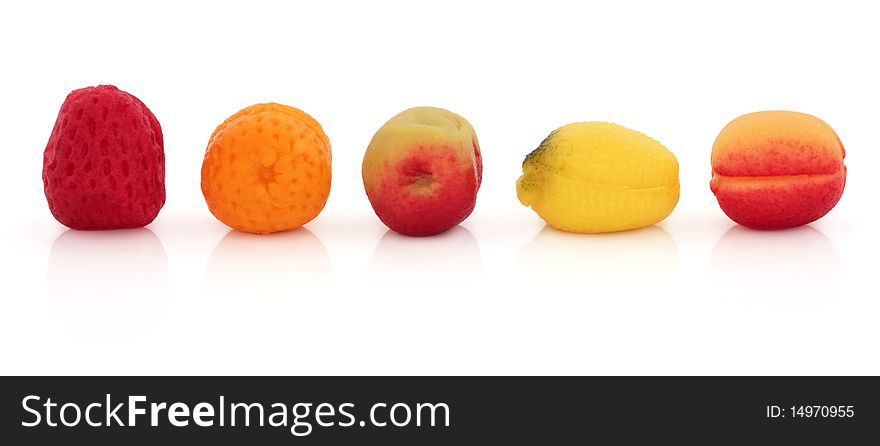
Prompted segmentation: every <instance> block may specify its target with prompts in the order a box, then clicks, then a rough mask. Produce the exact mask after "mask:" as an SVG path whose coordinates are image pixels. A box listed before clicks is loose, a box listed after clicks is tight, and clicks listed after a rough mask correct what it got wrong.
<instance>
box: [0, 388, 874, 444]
mask: <svg viewBox="0 0 880 446" xmlns="http://www.w3.org/2000/svg"><path fill="white" fill-rule="evenodd" d="M0 383H2V408H0V409H2V412H0V417H2V419H0V422H2V434H0V438H2V439H3V440H0V441H2V443H3V444H16V445H17V444H36V445H43V444H89V445H103V444H108V445H110V444H112V445H119V444H158V442H168V441H171V443H169V444H190V443H184V442H190V441H192V442H197V443H193V444H239V445H242V444H259V445H274V444H279V445H280V444H316V445H321V444H328V445H329V444H334V445H339V444H354V442H357V443H358V444H383V445H393V444H406V445H414V444H461V445H471V444H585V443H592V442H596V443H598V444H633V443H636V442H638V443H639V444H644V443H645V442H650V444H654V443H655V442H656V443H657V444H700V445H711V444H719V443H721V444H729V442H749V443H748V444H770V443H774V444H795V442H797V444H845V445H853V444H877V442H878V432H880V410H878V407H880V390H878V389H880V378H873V377H81V378H75V377H5V378H0ZM8 439H13V440H15V441H14V442H11V443H10V442H8V441H7V440H8ZM349 442H351V443H349Z"/></svg>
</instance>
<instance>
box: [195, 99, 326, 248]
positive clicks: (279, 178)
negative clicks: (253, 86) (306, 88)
mask: <svg viewBox="0 0 880 446" xmlns="http://www.w3.org/2000/svg"><path fill="white" fill-rule="evenodd" d="M330 178H331V155H330V141H329V140H328V139H327V135H325V134H324V131H323V129H321V125H320V124H318V122H317V121H316V120H315V119H314V118H312V117H311V116H309V115H308V114H306V113H305V112H303V111H301V110H298V109H296V108H293V107H289V106H286V105H281V104H274V103H268V104H256V105H252V106H250V107H247V108H245V109H243V110H241V111H239V112H238V113H236V114H234V115H232V116H231V117H229V118H228V119H227V120H226V121H224V122H223V123H222V124H220V125H219V126H218V127H217V129H216V130H214V133H213V134H212V135H211V139H210V141H208V148H207V150H206V151H205V160H204V162H203V163H202V193H203V194H204V196H205V201H206V202H207V204H208V209H210V211H211V213H212V214H214V216H215V217H217V219H218V220H220V221H221V222H223V223H224V224H226V225H227V226H230V227H232V228H234V229H237V230H239V231H244V232H251V233H256V234H269V233H273V232H279V231H285V230H290V229H296V228H298V227H300V226H302V225H304V224H306V223H308V222H309V221H311V220H312V219H313V218H315V217H316V216H317V215H318V214H319V213H320V212H321V210H322V209H323V208H324V205H325V204H326V203H327V197H328V195H329V194H330Z"/></svg>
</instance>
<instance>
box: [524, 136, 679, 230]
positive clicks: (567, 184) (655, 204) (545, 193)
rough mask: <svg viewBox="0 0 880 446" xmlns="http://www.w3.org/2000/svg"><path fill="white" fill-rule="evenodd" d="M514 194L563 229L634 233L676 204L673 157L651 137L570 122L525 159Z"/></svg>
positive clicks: (677, 187)
mask: <svg viewBox="0 0 880 446" xmlns="http://www.w3.org/2000/svg"><path fill="white" fill-rule="evenodd" d="M516 193H517V196H518V197H519V201H520V202H522V204H524V205H526V206H529V207H531V208H532V209H533V210H534V211H535V212H537V213H538V215H539V216H540V217H541V218H543V219H544V221H546V222H547V224H549V225H550V226H552V227H554V228H556V229H560V230H563V231H568V232H579V233H600V232H615V231H625V230H628V229H636V228H641V227H645V226H650V225H653V224H656V223H659V222H660V221H662V220H663V219H664V218H666V217H667V216H669V214H670V213H672V210H673V209H674V208H675V205H676V204H677V203H678V196H679V183H678V160H677V159H676V158H675V155H673V154H672V152H670V151H669V150H668V149H667V148H666V147H664V146H663V145H662V144H660V143H659V142H657V141H656V140H654V139H653V138H651V137H649V136H647V135H645V134H642V133H639V132H637V131H635V130H630V129H628V128H626V127H623V126H619V125H616V124H611V123H607V122H579V123H575V124H569V125H566V126H563V127H560V128H559V129H557V130H555V131H553V132H552V133H551V134H550V136H548V137H547V138H546V139H545V140H544V141H543V142H542V143H541V145H540V146H539V147H538V148H537V149H535V150H534V151H533V152H532V153H530V154H529V155H528V156H526V159H525V161H523V174H522V176H521V177H519V179H518V180H517V182H516Z"/></svg>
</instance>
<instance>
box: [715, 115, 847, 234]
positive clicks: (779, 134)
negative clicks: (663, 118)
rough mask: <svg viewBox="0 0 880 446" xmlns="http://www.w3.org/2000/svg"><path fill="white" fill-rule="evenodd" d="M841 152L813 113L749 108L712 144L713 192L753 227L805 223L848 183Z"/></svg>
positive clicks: (738, 219)
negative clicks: (753, 109)
mask: <svg viewBox="0 0 880 446" xmlns="http://www.w3.org/2000/svg"><path fill="white" fill-rule="evenodd" d="M844 156H845V151H844V148H843V144H842V143H841V142H840V139H839V138H838V137H837V134H836V133H835V132H834V130H833V129H832V128H831V126H829V125H828V124H826V123H825V122H824V121H822V120H821V119H819V118H816V117H815V116H811V115H807V114H804V113H796V112H790V111H765V112H757V113H750V114H747V115H743V116H740V117H739V118H736V119H734V120H733V121H732V122H731V123H730V124H727V126H726V127H724V129H723V130H721V133H720V134H719V135H718V138H717V139H716V140H715V144H714V145H713V146H712V181H711V182H710V183H709V185H710V188H711V189H712V192H713V193H714V194H715V197H716V198H717V199H718V204H719V205H720V206H721V209H722V210H723V211H724V213H725V214H727V216H728V217H730V218H731V219H732V220H733V221H735V222H737V223H739V224H741V225H743V226H748V227H750V228H755V229H784V228H791V227H795V226H800V225H805V224H807V223H810V222H813V221H815V220H818V219H819V218H821V217H822V216H824V215H825V214H827V213H828V211H830V210H831V209H832V208H833V207H834V205H835V204H837V201H838V200H840V196H841V195H842V194H843V187H844V185H845V184H846V166H845V165H844V164H843V158H844Z"/></svg>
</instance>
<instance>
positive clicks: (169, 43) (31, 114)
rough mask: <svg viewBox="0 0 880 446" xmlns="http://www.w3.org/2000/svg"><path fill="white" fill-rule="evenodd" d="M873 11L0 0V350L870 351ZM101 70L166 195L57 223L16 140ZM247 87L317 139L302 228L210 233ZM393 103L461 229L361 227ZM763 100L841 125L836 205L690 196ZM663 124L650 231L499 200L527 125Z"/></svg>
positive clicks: (208, 368)
mask: <svg viewBox="0 0 880 446" xmlns="http://www.w3.org/2000/svg"><path fill="white" fill-rule="evenodd" d="M877 22H878V14H877V11H875V10H874V9H873V7H872V6H871V4H870V2H816V3H813V2H804V1H796V2H795V1H792V2H782V1H766V0H765V1H755V2H752V1H737V2H698V1H694V2H680V1H672V2H625V1H619V2H618V1H615V2H555V1H546V0H542V1H529V2H497V3H495V2H473V1H460V2H459V1H449V0H447V1H443V2H410V1H401V2H387V1H370V2H356V1H351V2H333V1H321V2H317V1H310V2H257V1H247V2H244V1H237V2H205V3H204V4H201V3H198V2H167V3H166V2H106V3H95V2H86V1H78V2H56V3H54V4H44V3H42V2H4V3H3V6H0V42H2V43H0V45H2V47H0V48H2V53H0V61H2V62H0V65H2V69H0V80H2V82H0V93H2V96H0V126H2V130H3V132H2V175H0V181H2V184H0V186H2V188H0V193H2V218H0V249H2V251H0V256H2V257H0V262H2V265H0V266H2V281H0V373H3V374H41V375H43V374H333V375H348V374H638V375H641V374H798V375H801V374H806V375H813V374H878V373H880V355H878V354H877V339H880V336H878V335H880V323H878V322H877V321H878V313H880V312H878V310H880V303H878V295H880V294H878V293H877V282H876V280H877V258H876V251H877V248H878V235H877V229H876V227H877V222H878V217H880V213H878V210H877V206H878V205H877V203H878V199H877V197H878V192H880V190H878V184H877V173H876V172H875V171H874V170H875V169H876V167H877V166H878V165H880V155H878V139H880V138H878V136H877V135H878V133H877V132H878V126H880V113H878V105H877V104H880V93H878V88H877V84H878V81H880V66H878V57H877V56H878V55H877V43H878V42H880V27H878V26H877ZM99 83H111V84H115V85H117V86H119V87H120V88H122V89H123V90H126V91H128V92H130V93H132V94H134V95H136V96H138V97H139V98H140V99H142V100H143V101H144V102H145V103H146V104H147V105H148V106H149V107H150V108H151V109H152V111H153V112H154V113H155V115H156V116H157V117H158V119H159V121H160V122H161V124H162V127H163V129H164V135H165V143H166V145H165V150H166V156H167V173H168V176H167V180H166V186H167V191H168V201H167V204H166V205H165V207H164V209H163V210H162V212H161V213H160V215H159V217H158V218H157V219H156V221H155V222H154V223H153V224H151V225H150V226H149V227H147V228H146V229H141V230H131V231H114V232H104V233H99V232H89V233H85V232H76V231H66V228H64V227H63V226H61V225H60V224H58V223H57V222H56V221H55V220H54V219H53V218H52V216H51V214H50V213H49V211H48V208H47V206H46V202H45V198H44V196H43V191H42V183H41V179H40V171H41V167H42V166H41V163H42V152H43V149H44V147H45V144H46V141H47V140H48V138H49V133H50V132H51V129H52V125H53V123H54V121H55V116H56V114H57V112H58V109H59V107H60V106H61V103H62V101H63V100H64V97H65V95H66V94H67V93H68V92H69V91H70V90H73V89H75V88H80V87H84V86H89V85H96V84H99ZM266 101H275V102H280V103H284V104H288V105H292V106H295V107H298V108H301V109H303V110H305V111H306V112H308V113H309V114H311V115H312V116H314V117H315V118H316V119H317V120H318V121H319V122H320V123H321V124H322V125H323V127H324V129H325V131H326V133H327V134H328V135H329V137H330V140H331V143H332V149H333V162H334V164H333V186H332V191H331V194H330V199H329V202H328V204H327V207H326V208H325V210H324V212H323V213H321V214H320V215H319V216H318V218H316V219H315V220H314V221H313V222H312V223H310V224H308V225H307V226H306V229H303V230H299V231H295V232H292V233H285V234H279V235H274V236H264V237H258V236H251V235H245V234H239V233H234V232H229V230H228V228H226V227H225V226H223V225H222V224H221V223H219V222H217V221H216V220H214V219H213V217H212V216H211V214H210V213H209V212H208V210H207V208H206V206H205V204H204V201H203V199H202V196H201V191H200V188H199V169H200V166H201V160H202V156H203V154H204V149H205V146H206V143H207V140H208V137H209V136H210V134H211V132H212V131H213V129H214V127H215V126H216V125H217V124H219V123H220V122H222V120H223V119H225V118H226V117H227V116H229V115H231V114H232V113H234V112H236V111H238V110H239V109H241V108H243V107H245V106H247V105H250V104H253V103H257V102H266ZM417 105H433V106H438V107H443V108H447V109H449V110H452V111H454V112H457V113H459V114H461V115H463V116H464V117H465V118H467V119H468V120H469V121H470V122H471V123H472V124H473V126H474V128H475V129H476V131H477V135H478V136H479V139H480V142H481V146H482V150H483V156H484V166H485V175H484V181H483V186H482V189H481V190H480V194H479V198H478V201H477V207H476V210H475V212H474V213H473V214H472V215H471V217H470V218H469V219H468V220H466V221H465V223H464V224H463V225H462V226H461V227H458V228H456V229H453V230H452V231H449V232H448V233H446V234H444V235H441V236H437V237H433V238H429V239H408V238H405V237H402V236H398V235H396V234H393V233H388V232H387V230H386V228H385V227H384V226H383V225H382V224H381V223H380V222H379V221H378V219H377V218H376V217H375V215H374V214H373V212H372V210H371V208H370V205H369V203H368V201H367V199H366V196H365V194H364V192H363V186H362V184H361V177H360V163H361V159H362V156H363V152H364V150H365V149H366V146H367V143H368V142H369V140H370V138H371V137H372V134H373V132H375V130H376V129H378V128H379V126H380V125H381V124H382V123H384V122H385V121H386V120H387V119H388V118H390V117H391V116H393V115H394V114H396V113H398V112H399V111H401V110H403V109H406V108H409V107H412V106H417ZM766 109H789V110H796V111H802V112H807V113H811V114H814V115H816V116H818V117H820V118H822V119H824V120H825V121H826V122H828V123H829V124H831V125H832V126H833V127H834V128H835V129H836V130H837V132H838V134H839V135H840V137H841V139H842V140H843V142H844V144H845V145H846V148H847V158H846V163H847V165H848V167H849V178H848V182H847V186H846V191H845V193H844V196H843V198H842V200H841V201H840V203H839V204H838V206H837V207H836V208H835V209H834V210H833V211H832V212H831V213H830V214H828V215H827V216H826V217H825V218H823V219H822V220H820V221H819V222H817V223H814V224H812V225H810V226H808V227H802V228H798V229H793V230H787V231H779V232H755V231H751V230H747V229H744V228H741V227H737V226H736V225H734V224H733V223H732V222H731V221H730V220H728V219H727V218H726V217H725V215H724V214H723V213H722V212H721V210H720V209H719V208H718V206H717V204H716V202H715V200H714V197H713V196H712V194H711V192H710V191H709V187H708V182H709V173H710V166H709V153H710V150H711V146H712V142H713V140H714V138H715V136H716V135H717V133H718V131H719V130H720V129H721V128H722V127H723V126H724V125H725V124H726V123H727V122H728V121H730V120H731V119H733V118H735V117H737V116H739V115H741V114H743V113H747V112H752V111H758V110H766ZM588 120H607V121H613V122H616V123H619V124H622V125H625V126H627V127H630V128H634V129H637V130H640V131H642V132H644V133H647V134H648V135H651V136H652V137H654V138H656V139H658V140H659V141H661V142H662V143H664V144H665V145H666V146H667V147H668V148H669V149H670V150H672V151H673V152H674V153H675V154H676V155H677V156H678V159H679V162H680V165H681V187H682V189H681V190H682V194H681V201H680V203H679V205H678V207H677V209H676V210H675V211H674V213H673V214H672V216H671V217H670V218H668V219H667V220H666V221H664V222H663V223H662V224H660V225H659V226H656V227H651V228H647V229H644V230H638V231H632V232H627V233H621V234H612V235H596V236H588V235H585V236H578V235H571V234H563V233H559V232H556V231H553V230H551V229H547V228H545V227H544V224H543V222H542V221H541V220H540V219H539V218H538V217H537V216H536V215H535V214H534V213H533V212H532V211H531V210H529V209H527V208H525V207H522V206H521V205H520V204H519V202H518V201H517V199H516V193H515V186H514V184H515V180H516V178H517V177H518V176H519V173H520V163H521V162H522V159H523V157H524V156H525V155H526V154H527V153H528V152H529V151H531V150H532V149H534V148H535V147H536V146H537V144H538V143H539V142H540V141H541V140H542V139H543V138H544V137H545V136H546V135H547V134H548V133H549V132H550V131H551V130H553V129H555V128H556V127H559V126H561V125H563V124H566V123H569V122H574V121H588Z"/></svg>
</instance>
